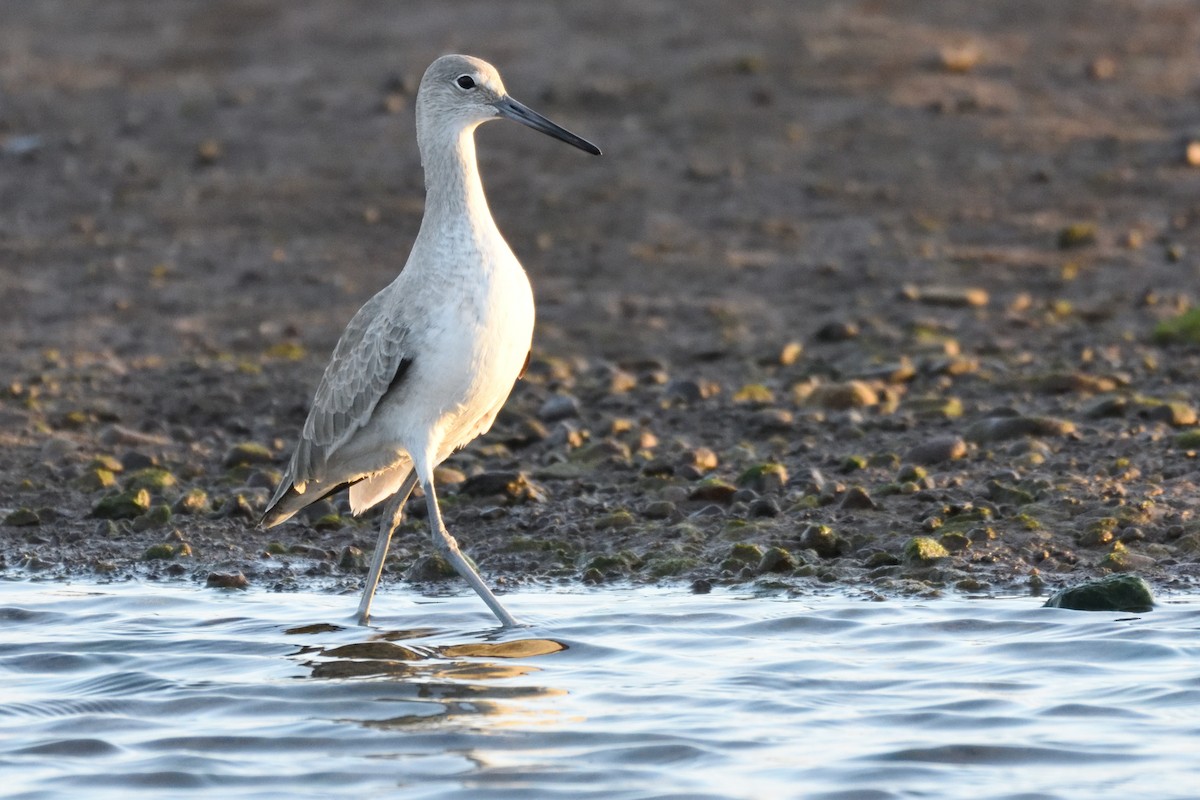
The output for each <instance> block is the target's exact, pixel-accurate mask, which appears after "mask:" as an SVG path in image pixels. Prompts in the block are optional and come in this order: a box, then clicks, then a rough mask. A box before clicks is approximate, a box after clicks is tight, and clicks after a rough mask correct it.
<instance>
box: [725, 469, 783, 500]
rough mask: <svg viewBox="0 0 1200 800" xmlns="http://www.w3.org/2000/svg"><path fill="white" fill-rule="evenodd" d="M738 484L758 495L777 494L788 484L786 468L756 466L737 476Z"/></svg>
mask: <svg viewBox="0 0 1200 800" xmlns="http://www.w3.org/2000/svg"><path fill="white" fill-rule="evenodd" d="M737 482H738V484H739V485H741V486H744V487H746V488H748V489H753V490H754V491H756V492H759V493H763V494H765V493H767V492H778V491H780V490H782V489H783V487H784V486H785V485H786V484H787V482H788V473H787V468H786V467H784V466H783V464H776V463H766V464H756V465H754V466H752V467H750V468H749V469H747V470H745V471H744V472H742V474H741V475H740V476H738V481H737Z"/></svg>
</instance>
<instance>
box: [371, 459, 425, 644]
mask: <svg viewBox="0 0 1200 800" xmlns="http://www.w3.org/2000/svg"><path fill="white" fill-rule="evenodd" d="M416 485H417V473H416V472H415V471H413V472H410V473H408V477H407V478H405V479H404V483H402V484H400V489H399V490H397V492H396V493H395V494H394V495H392V497H391V499H390V500H388V504H387V505H386V506H385V507H384V509H383V516H382V517H381V518H380V520H379V541H377V542H376V543H375V553H374V554H373V555H372V556H371V569H370V570H369V571H368V572H367V582H366V584H365V585H364V586H363V595H362V602H360V603H359V604H358V623H359V624H360V625H366V624H367V621H368V620H369V619H370V618H371V600H372V599H374V597H375V589H376V587H378V586H379V576H380V575H381V574H383V560H384V559H385V558H387V551H388V545H390V544H391V543H392V532H393V531H395V530H396V528H397V526H399V525H400V519H401V518H402V517H403V516H404V504H405V503H406V502H408V496H409V495H410V494H412V490H413V487H414V486H416Z"/></svg>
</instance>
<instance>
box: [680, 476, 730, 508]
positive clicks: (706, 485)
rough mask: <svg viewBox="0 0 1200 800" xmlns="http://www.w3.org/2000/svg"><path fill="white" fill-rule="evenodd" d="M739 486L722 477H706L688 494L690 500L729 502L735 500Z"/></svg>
mask: <svg viewBox="0 0 1200 800" xmlns="http://www.w3.org/2000/svg"><path fill="white" fill-rule="evenodd" d="M736 493H737V487H736V486H734V485H733V484H732V483H729V482H728V481H723V480H721V479H720V478H706V479H705V480H703V481H701V482H700V484H699V485H697V486H696V487H695V488H694V489H692V491H691V492H690V493H689V494H688V499H689V500H701V501H706V502H711V503H725V504H728V503H730V502H732V501H733V496H734V494H736Z"/></svg>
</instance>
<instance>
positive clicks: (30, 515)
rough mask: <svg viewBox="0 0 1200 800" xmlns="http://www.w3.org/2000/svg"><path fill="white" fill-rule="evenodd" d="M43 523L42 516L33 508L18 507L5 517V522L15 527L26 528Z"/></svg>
mask: <svg viewBox="0 0 1200 800" xmlns="http://www.w3.org/2000/svg"><path fill="white" fill-rule="evenodd" d="M41 523H42V518H41V517H39V516H38V513H37V512H36V511H34V510H33V509H32V508H18V509H17V510H16V511H12V512H9V514H8V516H6V517H5V518H4V524H5V525H11V526H12V527H14V528H25V527H29V526H32V525H40V524H41Z"/></svg>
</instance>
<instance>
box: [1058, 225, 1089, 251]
mask: <svg viewBox="0 0 1200 800" xmlns="http://www.w3.org/2000/svg"><path fill="white" fill-rule="evenodd" d="M1095 243H1096V226H1095V225H1093V224H1092V223H1090V222H1077V223H1075V224H1073V225H1068V226H1066V227H1065V228H1063V229H1062V230H1060V231H1059V232H1058V246H1059V249H1062V250H1069V249H1071V248H1073V247H1085V246H1087V245H1090V244H1095Z"/></svg>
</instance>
